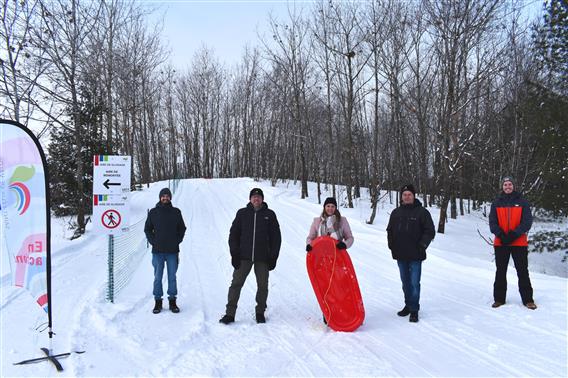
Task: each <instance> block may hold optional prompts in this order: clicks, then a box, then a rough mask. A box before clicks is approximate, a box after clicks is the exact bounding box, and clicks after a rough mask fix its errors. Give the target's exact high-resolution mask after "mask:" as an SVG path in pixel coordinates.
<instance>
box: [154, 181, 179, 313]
mask: <svg viewBox="0 0 568 378" xmlns="http://www.w3.org/2000/svg"><path fill="white" fill-rule="evenodd" d="M171 201H172V192H171V191H170V190H169V189H168V188H163V189H162V190H160V201H159V202H158V203H157V204H156V207H154V208H153V209H152V210H150V211H149V212H148V218H147V219H146V224H145V225H144V233H145V234H146V238H147V239H148V243H150V244H151V245H152V265H153V266H154V290H153V294H154V299H155V305H154V309H153V310H152V311H153V312H154V314H157V313H159V312H160V311H161V310H162V295H164V291H163V288H162V276H163V275H164V264H165V265H167V267H168V300H169V305H170V310H171V311H172V312H174V313H178V312H179V307H178V306H177V303H176V296H177V280H176V272H177V269H178V263H179V245H180V243H181V242H182V240H183V237H184V235H185V230H186V228H185V223H184V222H183V217H182V215H181V211H180V210H179V209H178V208H176V207H173V206H172V202H171Z"/></svg>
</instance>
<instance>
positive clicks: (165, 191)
mask: <svg viewBox="0 0 568 378" xmlns="http://www.w3.org/2000/svg"><path fill="white" fill-rule="evenodd" d="M163 196H169V197H170V199H172V192H171V191H170V188H163V189H162V190H160V198H162V197H163Z"/></svg>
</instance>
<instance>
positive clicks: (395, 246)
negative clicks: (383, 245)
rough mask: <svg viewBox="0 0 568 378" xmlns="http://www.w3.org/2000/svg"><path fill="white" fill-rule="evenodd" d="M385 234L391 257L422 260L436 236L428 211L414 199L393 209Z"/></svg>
mask: <svg viewBox="0 0 568 378" xmlns="http://www.w3.org/2000/svg"><path fill="white" fill-rule="evenodd" d="M387 236H388V243H389V249H390V250H391V253H392V258H393V259H395V260H403V261H416V260H420V261H422V260H425V259H426V248H428V245H430V242H431V241H432V240H433V239H434V237H435V236H436V230H435V228H434V222H433V221H432V216H431V215H430V212H429V211H428V210H426V209H425V208H424V207H423V206H422V203H421V202H420V201H419V200H418V199H414V203H412V204H409V205H405V204H403V205H400V206H399V207H397V208H396V209H394V210H393V212H392V213H391V215H390V219H389V224H388V226H387Z"/></svg>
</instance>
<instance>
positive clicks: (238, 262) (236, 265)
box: [231, 255, 241, 269]
mask: <svg viewBox="0 0 568 378" xmlns="http://www.w3.org/2000/svg"><path fill="white" fill-rule="evenodd" d="M231 265H232V266H233V268H235V269H239V268H240V267H241V258H240V257H239V256H237V255H231Z"/></svg>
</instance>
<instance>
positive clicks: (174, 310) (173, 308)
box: [169, 298, 179, 314]
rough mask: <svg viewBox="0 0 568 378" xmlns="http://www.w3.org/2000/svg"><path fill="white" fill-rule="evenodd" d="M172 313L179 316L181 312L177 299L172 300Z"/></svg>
mask: <svg viewBox="0 0 568 378" xmlns="http://www.w3.org/2000/svg"><path fill="white" fill-rule="evenodd" d="M169 302H170V311H171V312H173V313H174V314H177V313H178V312H179V307H178V306H177V304H176V299H175V298H174V299H170V300H169Z"/></svg>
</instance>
